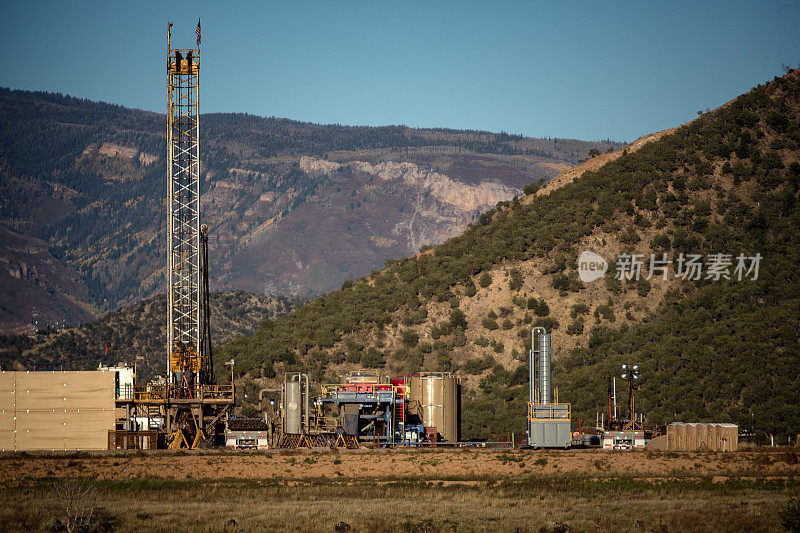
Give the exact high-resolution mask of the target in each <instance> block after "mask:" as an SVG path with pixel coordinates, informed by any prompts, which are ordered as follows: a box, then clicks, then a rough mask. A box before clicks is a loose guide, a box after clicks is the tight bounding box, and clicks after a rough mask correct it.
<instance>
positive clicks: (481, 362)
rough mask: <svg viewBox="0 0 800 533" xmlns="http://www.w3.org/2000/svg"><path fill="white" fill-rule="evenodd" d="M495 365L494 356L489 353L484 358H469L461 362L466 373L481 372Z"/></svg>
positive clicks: (462, 369)
mask: <svg viewBox="0 0 800 533" xmlns="http://www.w3.org/2000/svg"><path fill="white" fill-rule="evenodd" d="M492 366H494V357H492V356H491V355H487V356H486V357H483V358H477V357H476V358H473V359H467V360H466V361H464V362H463V363H462V364H461V371H462V372H464V373H465V374H472V375H475V374H480V373H481V372H483V371H484V370H488V369H489V368H492Z"/></svg>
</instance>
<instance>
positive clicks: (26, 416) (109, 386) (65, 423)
mask: <svg viewBox="0 0 800 533" xmlns="http://www.w3.org/2000/svg"><path fill="white" fill-rule="evenodd" d="M15 387H16V389H15ZM115 412H116V408H115V402H114V373H113V372H100V371H94V372H4V373H0V448H5V449H14V445H15V441H16V449H17V450H74V449H105V448H106V447H107V446H108V430H109V429H114V417H115ZM14 416H16V422H15V421H14ZM14 429H16V430H17V431H16V434H15V433H14V431H13V430H14Z"/></svg>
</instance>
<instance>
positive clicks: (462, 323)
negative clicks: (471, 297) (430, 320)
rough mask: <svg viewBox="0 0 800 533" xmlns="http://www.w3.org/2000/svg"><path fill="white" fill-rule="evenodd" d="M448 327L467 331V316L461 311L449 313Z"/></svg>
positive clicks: (455, 310)
mask: <svg viewBox="0 0 800 533" xmlns="http://www.w3.org/2000/svg"><path fill="white" fill-rule="evenodd" d="M450 325H451V326H452V327H454V328H456V329H467V315H465V314H464V311H462V310H461V309H453V310H451V311H450Z"/></svg>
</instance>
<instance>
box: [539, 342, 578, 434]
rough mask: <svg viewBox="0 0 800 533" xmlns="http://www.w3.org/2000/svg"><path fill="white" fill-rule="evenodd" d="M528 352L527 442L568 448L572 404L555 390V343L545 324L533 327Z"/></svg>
mask: <svg viewBox="0 0 800 533" xmlns="http://www.w3.org/2000/svg"><path fill="white" fill-rule="evenodd" d="M528 355H529V359H528V365H529V366H528V368H529V372H530V389H529V394H528V445H530V446H534V447H536V448H567V447H569V446H570V444H571V443H572V434H571V429H572V428H571V423H572V422H571V418H572V412H571V405H570V404H568V403H559V402H558V389H556V390H555V394H553V392H554V391H553V384H552V364H551V363H552V357H553V346H552V343H551V338H550V334H549V333H548V332H547V330H546V329H545V328H542V327H536V328H533V329H532V330H531V350H530V352H529V353H528Z"/></svg>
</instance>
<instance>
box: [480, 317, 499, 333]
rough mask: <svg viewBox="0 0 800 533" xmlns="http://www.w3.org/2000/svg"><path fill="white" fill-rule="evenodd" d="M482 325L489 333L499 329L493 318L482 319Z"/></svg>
mask: <svg viewBox="0 0 800 533" xmlns="http://www.w3.org/2000/svg"><path fill="white" fill-rule="evenodd" d="M482 324H483V327H485V328H486V329H488V330H490V331H494V330H496V329H497V328H498V327H499V326H498V325H497V320H495V319H494V318H489V317H488V316H487V317H486V318H484V319H483V322H482Z"/></svg>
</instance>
